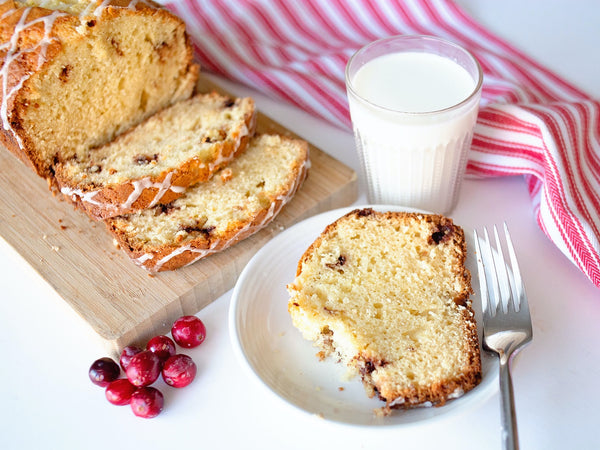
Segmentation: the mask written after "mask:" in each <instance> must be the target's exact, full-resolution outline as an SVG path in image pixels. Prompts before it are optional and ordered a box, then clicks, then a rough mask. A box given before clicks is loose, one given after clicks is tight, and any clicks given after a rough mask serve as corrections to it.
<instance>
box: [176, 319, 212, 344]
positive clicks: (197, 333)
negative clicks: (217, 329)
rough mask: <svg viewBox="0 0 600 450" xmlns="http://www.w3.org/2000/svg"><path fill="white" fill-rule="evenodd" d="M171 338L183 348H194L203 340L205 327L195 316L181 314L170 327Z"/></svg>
mask: <svg viewBox="0 0 600 450" xmlns="http://www.w3.org/2000/svg"><path fill="white" fill-rule="evenodd" d="M171 334H172V335H173V339H174V340H175V342H177V343H178V344H179V345H181V346H182V347H185V348H194V347H197V346H198V345H200V344H202V342H204V338H205V337H206V328H205V327H204V324H203V323H202V321H201V320H200V319H198V318H197V317H196V316H183V317H180V318H179V319H177V320H176V321H175V323H174V324H173V327H172V328H171Z"/></svg>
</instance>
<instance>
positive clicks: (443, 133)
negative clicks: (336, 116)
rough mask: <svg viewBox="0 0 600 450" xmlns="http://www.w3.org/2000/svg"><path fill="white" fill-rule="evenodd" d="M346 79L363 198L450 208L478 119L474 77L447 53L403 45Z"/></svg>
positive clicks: (431, 208) (442, 210)
mask: <svg viewBox="0 0 600 450" xmlns="http://www.w3.org/2000/svg"><path fill="white" fill-rule="evenodd" d="M475 67H477V65H476V63H475ZM347 83H348V98H349V104H350V114H351V116H352V122H353V126H354V132H355V136H356V142H357V148H358V152H359V155H360V157H361V160H362V161H361V162H362V164H363V168H364V171H365V175H366V179H367V186H368V191H369V192H368V194H369V201H370V202H372V203H378V204H396V205H406V206H413V207H417V208H421V209H425V210H429V211H432V212H437V213H447V212H449V211H450V210H451V209H452V208H453V207H454V205H455V203H456V200H457V197H458V192H459V186H460V181H461V179H462V176H463V174H464V170H465V166H466V159H467V152H468V148H469V147H470V144H471V138H472V130H473V126H474V124H475V120H476V117H477V110H478V105H479V96H480V90H479V91H478V92H477V93H475V90H476V87H479V86H478V85H477V83H478V80H476V79H475V78H474V77H473V76H472V75H471V74H469V72H468V71H467V70H466V69H464V68H463V67H461V66H460V65H459V64H457V63H455V62H454V61H452V60H450V59H448V58H445V57H442V56H438V55H436V54H431V53H423V52H415V51H407V52H395V53H390V54H385V55H383V56H377V57H375V58H374V59H371V60H370V61H367V62H366V63H365V64H364V65H362V66H361V67H360V68H358V70H356V72H355V74H354V75H353V76H352V77H351V78H350V79H349V80H347ZM473 94H475V95H473ZM467 99H468V101H466V100H467ZM461 103H462V104H461Z"/></svg>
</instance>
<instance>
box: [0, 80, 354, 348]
mask: <svg viewBox="0 0 600 450" xmlns="http://www.w3.org/2000/svg"><path fill="white" fill-rule="evenodd" d="M210 89H216V90H218V91H221V92H223V91H222V89H219V88H218V87H217V86H214V85H213V84H211V83H210V82H209V81H208V80H206V79H202V80H201V82H200V84H199V90H200V91H208V90H210ZM257 132H259V133H279V134H285V135H289V136H295V135H294V134H293V133H291V132H290V131H289V130H287V129H285V128H284V127H283V126H281V125H280V124H278V123H277V122H275V121H273V120H271V119H270V118H268V117H266V116H264V115H262V114H259V116H258V122H257ZM310 152H311V162H312V166H311V169H310V172H309V175H308V178H307V179H306V181H305V183H304V185H303V186H302V188H301V189H300V190H299V191H298V193H297V194H296V195H295V197H294V199H293V200H292V201H291V202H290V203H288V204H287V205H286V206H285V207H284V208H283V209H282V211H281V212H280V214H279V215H278V216H277V217H276V218H275V220H274V221H273V222H272V223H271V224H270V225H269V226H267V227H266V228H265V229H263V230H261V231H260V232H259V233H257V234H255V235H253V236H251V237H250V238H248V239H246V240H244V241H242V242H240V243H238V244H237V245H235V246H233V247H231V248H230V249H228V250H226V251H224V252H222V253H219V254H214V255H212V256H210V257H208V258H206V259H203V260H200V261H198V262H196V263H195V264H193V265H191V266H188V267H184V268H181V269H179V270H176V271H172V272H162V273H159V274H157V275H154V276H150V275H149V274H148V272H146V271H145V270H144V269H142V268H139V267H137V266H135V265H134V264H133V262H132V261H131V260H130V259H129V258H128V257H127V256H126V255H125V254H124V253H123V252H122V251H120V250H118V249H117V248H116V247H115V245H114V244H113V240H112V237H111V236H110V235H109V233H108V232H107V231H106V230H105V226H104V223H103V222H93V221H91V220H90V219H88V218H87V216H85V215H84V214H83V213H80V212H79V211H76V210H74V209H73V207H72V206H71V205H70V204H68V203H67V202H65V201H63V200H61V199H60V198H58V197H55V198H53V197H52V195H51V193H50V192H49V190H48V187H47V184H46V181H45V180H42V179H40V178H38V177H37V176H35V175H34V174H33V172H32V171H31V170H30V169H28V168H27V167H26V166H25V165H24V164H22V163H21V162H20V161H19V160H17V159H16V158H15V157H14V156H13V155H12V154H10V153H9V152H8V151H7V150H6V149H4V148H2V149H1V150H0V167H1V168H2V169H1V170H0V190H1V192H2V194H1V195H0V236H1V237H2V238H4V239H5V240H6V241H7V242H8V243H9V244H10V245H11V246H12V247H13V248H14V249H15V250H16V251H17V252H18V253H19V254H20V255H21V256H22V257H23V258H24V259H25V260H26V261H27V262H28V263H29V264H30V265H31V266H32V267H33V268H34V269H35V270H36V271H37V272H38V273H39V274H40V276H41V277H42V278H43V279H44V280H46V281H47V282H48V284H49V285H50V286H52V288H53V289H55V290H56V292H57V293H58V294H59V295H60V297H61V298H63V299H64V300H65V301H66V302H67V303H68V304H69V305H70V306H71V307H72V308H73V309H74V310H75V311H76V312H77V313H78V314H79V316H81V318H82V319H83V320H85V321H86V322H87V323H88V324H89V325H90V326H91V328H92V329H93V330H94V331H95V332H96V333H97V334H98V335H99V336H100V337H101V338H102V339H103V340H104V341H105V343H106V346H107V349H108V350H109V351H112V352H113V353H115V352H119V351H120V348H122V347H123V346H125V345H128V344H132V343H136V344H144V343H145V342H146V341H147V340H148V339H149V338H150V337H152V336H153V335H156V334H164V333H167V332H168V331H169V329H170V326H171V324H172V323H173V321H174V320H175V319H177V318H178V317H179V316H181V315H184V314H195V313H197V312H198V311H200V310H201V309H202V308H203V307H205V306H206V305H208V304H209V303H211V302H212V301H213V300H215V299H217V298H218V297H219V296H221V295H222V294H224V293H225V292H227V291H228V290H229V289H231V288H232V287H233V286H234V285H235V282H236V280H237V277H238V276H239V274H240V273H241V271H242V269H243V268H244V266H245V265H246V263H247V262H248V261H249V260H250V258H251V257H252V256H253V255H254V253H256V251H257V250H259V249H260V248H261V247H262V246H263V245H264V244H265V243H266V242H267V241H269V240H270V239H271V238H272V237H274V236H275V235H276V234H278V233H279V232H281V231H282V230H284V229H285V228H287V227H289V226H291V225H292V224H294V223H296V222H298V221H300V220H302V219H304V218H307V217H310V216H312V215H314V214H317V213H319V212H322V211H326V210H329V209H332V208H338V207H342V206H347V205H350V204H351V203H353V202H354V201H355V200H356V198H357V177H356V173H355V172H354V171H353V170H352V169H350V168H349V167H347V166H346V165H344V164H342V163H341V162H339V161H337V160H336V159H334V158H332V157H331V156H329V155H327V154H325V153H324V152H323V151H321V150H319V149H318V148H316V147H314V146H312V145H311V147H310Z"/></svg>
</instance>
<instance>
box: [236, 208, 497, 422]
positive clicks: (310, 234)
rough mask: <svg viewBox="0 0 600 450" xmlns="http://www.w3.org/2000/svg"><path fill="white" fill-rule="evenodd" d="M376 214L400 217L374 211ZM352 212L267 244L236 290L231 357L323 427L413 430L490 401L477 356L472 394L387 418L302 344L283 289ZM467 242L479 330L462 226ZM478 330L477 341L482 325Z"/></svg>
mask: <svg viewBox="0 0 600 450" xmlns="http://www.w3.org/2000/svg"><path fill="white" fill-rule="evenodd" d="M371 207H372V208H374V209H376V210H379V211H385V210H388V211H391V210H403V211H415V210H412V209H408V208H398V207H393V206H371ZM355 208H356V207H354V208H343V209H338V210H334V211H328V212H326V213H323V214H319V215H317V216H314V217H311V218H309V219H307V220H304V221H303V222H300V223H298V224H296V225H294V226H292V227H291V228H289V229H287V230H285V231H284V232H282V233H281V234H279V235H278V236H276V237H275V238H274V239H272V240H271V241H270V242H269V243H267V245H265V246H264V247H263V248H262V249H261V250H260V251H259V252H257V253H256V255H255V256H254V257H253V258H252V260H251V261H250V262H249V263H248V265H247V266H246V267H245V269H244V270H243V272H242V274H241V275H240V277H239V279H238V282H237V284H236V286H235V288H234V290H233V296H232V301H231V307H230V311H229V325H230V327H229V329H230V332H231V340H232V343H233V347H234V350H235V352H236V354H237V356H238V357H239V360H240V361H241V364H242V365H243V366H244V367H245V368H247V369H248V370H247V371H248V372H249V373H250V374H251V376H252V377H255V378H256V379H257V380H259V382H260V383H261V384H263V385H264V386H266V387H267V388H268V389H269V390H270V391H272V392H273V393H275V394H276V395H277V396H279V397H280V398H281V399H283V400H284V401H285V402H287V403H288V404H290V405H292V406H293V407H295V408H297V409H299V410H301V411H304V412H306V413H308V414H312V415H315V416H317V417H321V418H324V419H326V420H330V421H334V422H339V423H343V424H349V425H359V426H360V425H362V426H384V427H385V426H399V425H408V424H412V425H416V424H418V423H420V422H425V421H426V422H429V421H431V420H434V419H439V418H442V417H447V416H449V415H453V414H456V413H459V412H463V411H464V410H465V409H467V408H469V407H473V406H474V405H478V404H480V403H481V402H483V401H485V400H487V399H488V398H489V397H490V396H491V395H492V394H493V393H494V392H495V391H496V390H497V388H498V381H497V379H498V362H497V359H496V358H494V357H492V356H490V355H488V354H487V353H486V352H483V351H482V352H481V359H482V381H481V383H480V384H479V385H478V386H477V387H476V388H475V389H473V390H471V391H470V392H467V393H466V394H465V395H463V396H462V397H460V398H458V399H454V400H451V401H449V402H447V403H446V405H444V406H441V407H420V408H414V409H410V410H395V411H394V412H393V413H392V414H391V415H389V416H386V417H380V416H377V415H376V414H375V413H374V410H375V409H377V408H380V407H382V406H384V403H383V402H381V401H380V400H378V399H377V398H368V397H367V395H366V393H365V390H364V388H363V385H362V383H361V382H360V380H359V379H358V378H353V379H348V378H347V376H346V369H345V367H344V366H343V365H342V364H337V363H336V362H335V361H333V360H332V359H331V358H329V359H327V360H325V361H320V360H319V359H318V358H317V356H316V353H317V351H318V350H317V349H316V348H315V347H313V345H312V343H311V342H309V341H306V340H304V339H303V338H302V336H301V334H300V332H299V331H298V330H296V329H295V328H294V327H293V325H292V321H291V318H290V316H289V314H288V312H287V303H288V299H289V295H288V293H287V290H286V285H287V284H288V283H290V282H292V281H293V280H294V277H295V274H296V266H297V263H298V261H299V259H300V257H301V256H302V254H303V253H304V252H305V251H306V249H307V248H308V247H309V246H310V244H312V242H313V241H314V240H315V239H316V238H317V236H318V235H319V234H320V233H321V232H322V231H323V229H324V228H325V227H326V226H327V225H328V224H330V223H331V222H334V221H335V220H336V219H338V218H339V217H341V216H342V215H344V214H345V213H347V212H349V211H351V210H352V209H355ZM460 225H461V226H462V227H463V229H464V230H465V235H466V236H467V247H468V249H469V250H470V251H469V254H468V256H467V267H468V269H469V270H470V271H471V275H472V284H473V289H474V291H475V295H474V296H473V297H472V299H473V309H474V311H475V317H476V320H477V323H478V324H481V302H480V297H479V281H478V277H477V267H476V262H475V257H474V256H473V253H472V249H473V232H472V229H469V228H468V226H465V225H464V224H460ZM478 328H479V334H480V339H479V340H480V342H481V326H479V327H478Z"/></svg>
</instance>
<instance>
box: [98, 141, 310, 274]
mask: <svg viewBox="0 0 600 450" xmlns="http://www.w3.org/2000/svg"><path fill="white" fill-rule="evenodd" d="M308 168H309V159H308V144H307V143H306V142H304V141H301V140H295V139H290V138H285V137H282V136H278V135H260V136H255V137H254V138H252V139H250V142H249V144H248V147H247V148H246V151H245V152H244V153H242V154H241V155H240V156H238V157H237V158H235V159H234V160H233V161H232V162H231V163H230V164H229V165H228V166H227V167H225V168H224V169H221V170H220V171H219V172H217V173H216V174H215V175H214V176H213V178H211V179H210V180H209V181H207V182H205V183H199V184H198V185H196V186H194V187H192V188H190V189H188V190H187V191H186V193H185V195H184V196H182V197H180V198H178V199H177V200H175V201H174V202H172V203H170V204H168V205H161V206H156V207H154V208H150V209H146V210H144V211H140V212H137V213H133V214H128V215H124V216H118V217H114V218H110V219H107V220H106V224H107V226H108V229H109V231H110V232H111V233H113V235H114V237H115V239H116V241H117V243H118V244H119V246H120V247H121V248H122V249H123V250H124V251H125V252H126V253H127V254H128V255H129V256H130V257H131V258H132V259H133V260H134V262H135V263H136V264H138V265H140V266H142V267H144V268H146V269H147V270H149V271H150V272H159V271H164V270H173V269H177V268H179V267H181V266H183V265H186V264H190V263H192V262H194V261H197V260H199V259H200V258H203V257H205V256H207V255H210V254H213V253H215V252H219V251H222V250H224V249H226V248H228V247H230V246H231V245H233V244H235V243H236V242H239V241H240V240H242V239H244V238H246V237H248V236H250V235H252V234H254V233H255V232H257V231H259V230H260V229H262V228H263V227H265V226H266V225H267V224H269V223H270V222H271V221H272V220H273V218H274V217H275V216H276V215H277V214H278V213H279V211H280V210H281V208H282V207H283V205H285V204H286V203H287V202H288V201H289V200H290V199H291V198H292V196H293V195H294V194H295V192H296V191H297V189H298V188H299V187H300V185H301V184H302V182H303V180H304V179H305V177H306V175H307V171H308Z"/></svg>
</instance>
